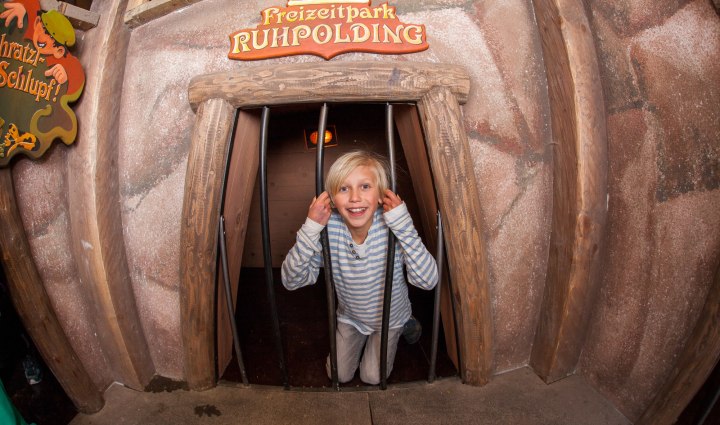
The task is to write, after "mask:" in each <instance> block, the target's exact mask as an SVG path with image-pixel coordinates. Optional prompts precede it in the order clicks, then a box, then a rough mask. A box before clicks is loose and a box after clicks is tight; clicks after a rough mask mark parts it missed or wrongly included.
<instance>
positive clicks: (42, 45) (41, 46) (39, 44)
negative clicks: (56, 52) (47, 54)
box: [38, 42, 47, 49]
mask: <svg viewBox="0 0 720 425" xmlns="http://www.w3.org/2000/svg"><path fill="white" fill-rule="evenodd" d="M46 44H47V43H40V42H38V47H39V48H41V49H42V48H43V47H45V45H46Z"/></svg>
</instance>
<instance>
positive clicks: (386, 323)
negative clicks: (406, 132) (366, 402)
mask: <svg viewBox="0 0 720 425" xmlns="http://www.w3.org/2000/svg"><path fill="white" fill-rule="evenodd" d="M393 124H394V123H393V106H392V105H391V104H390V103H387V104H386V105H385V128H386V135H385V138H386V140H387V148H388V161H389V163H390V190H392V191H393V192H395V191H396V182H395V131H394V130H395V127H394V125H393ZM394 269H395V234H394V233H393V232H392V231H391V230H390V229H388V249H387V261H386V262H385V291H384V294H383V314H382V328H381V330H380V332H381V334H380V337H381V340H380V388H381V389H383V390H384V389H387V369H388V364H387V351H388V332H389V327H390V305H391V301H392V286H393V274H394V271H395V270H394Z"/></svg>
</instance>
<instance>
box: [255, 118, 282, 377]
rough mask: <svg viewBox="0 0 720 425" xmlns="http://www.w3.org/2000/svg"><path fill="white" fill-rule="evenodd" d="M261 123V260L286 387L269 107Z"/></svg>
mask: <svg viewBox="0 0 720 425" xmlns="http://www.w3.org/2000/svg"><path fill="white" fill-rule="evenodd" d="M261 119H262V124H261V127H260V219H261V222H262V242H263V261H264V262H265V284H266V285H267V297H268V303H269V304H270V315H271V316H272V322H273V333H274V335H275V350H276V351H277V355H278V363H279V366H280V372H281V373H282V382H283V386H284V387H285V388H286V389H287V388H289V385H288V373H287V367H286V366H285V353H284V352H283V348H282V335H281V334H280V318H279V317H278V311H277V304H276V302H275V283H274V279H273V271H272V255H271V253H270V223H269V221H270V220H269V218H268V190H267V138H268V137H267V134H268V122H269V121H270V108H268V107H267V106H265V107H263V111H262V118H261Z"/></svg>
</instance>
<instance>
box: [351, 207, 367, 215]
mask: <svg viewBox="0 0 720 425" xmlns="http://www.w3.org/2000/svg"><path fill="white" fill-rule="evenodd" d="M347 211H348V212H349V213H350V215H353V216H359V215H363V214H365V211H367V207H364V208H347Z"/></svg>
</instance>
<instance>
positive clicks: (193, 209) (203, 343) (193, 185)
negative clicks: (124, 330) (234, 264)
mask: <svg viewBox="0 0 720 425" xmlns="http://www.w3.org/2000/svg"><path fill="white" fill-rule="evenodd" d="M234 112H235V110H234V108H233V107H232V106H231V105H230V104H229V103H228V102H226V101H224V100H221V99H211V100H208V101H207V102H205V103H203V104H202V105H201V106H200V108H198V112H197V118H196V121H195V126H194V128H193V132H192V138H191V145H190V153H189V155H188V166H187V173H186V176H185V196H184V199H183V210H182V222H181V226H182V228H181V231H180V276H181V277H180V279H181V281H180V319H181V323H182V340H183V349H184V352H185V378H186V379H187V382H188V386H189V387H190V389H193V390H205V389H209V388H212V387H214V386H215V384H216V377H215V302H216V299H215V276H216V272H217V270H216V261H217V241H218V238H217V234H218V231H217V229H218V224H219V218H220V210H219V209H220V198H221V195H222V194H221V192H222V184H223V181H222V180H223V179H222V177H223V176H224V174H225V158H226V152H227V147H228V143H227V142H228V135H229V134H230V131H231V128H232V123H233V118H234Z"/></svg>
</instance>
